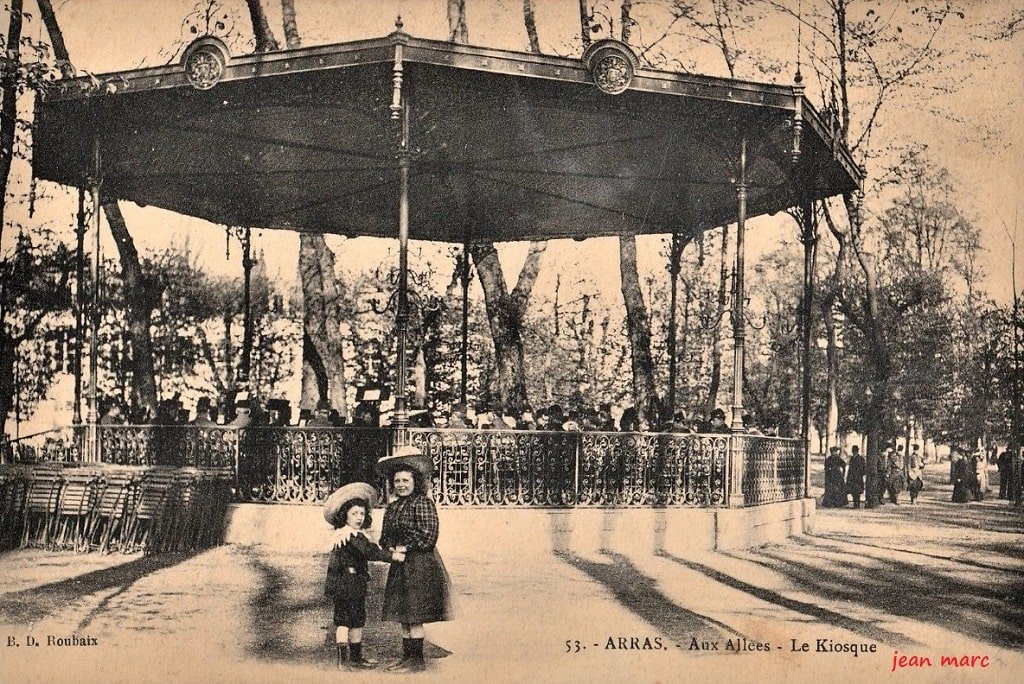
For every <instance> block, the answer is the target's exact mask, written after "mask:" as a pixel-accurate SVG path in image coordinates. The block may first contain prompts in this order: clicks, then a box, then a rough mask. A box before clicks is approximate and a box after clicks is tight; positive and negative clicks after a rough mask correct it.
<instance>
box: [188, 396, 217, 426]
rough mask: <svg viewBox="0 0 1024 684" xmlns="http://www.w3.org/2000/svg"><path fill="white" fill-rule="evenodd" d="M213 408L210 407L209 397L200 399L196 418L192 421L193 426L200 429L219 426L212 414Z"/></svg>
mask: <svg viewBox="0 0 1024 684" xmlns="http://www.w3.org/2000/svg"><path fill="white" fill-rule="evenodd" d="M212 409H213V407H212V406H210V398H209V397H199V401H197V402H196V417H195V419H194V420H193V421H192V424H193V425H197V426H199V427H211V426H213V425H216V424H217V421H216V420H214V419H213V417H212V415H211V412H212Z"/></svg>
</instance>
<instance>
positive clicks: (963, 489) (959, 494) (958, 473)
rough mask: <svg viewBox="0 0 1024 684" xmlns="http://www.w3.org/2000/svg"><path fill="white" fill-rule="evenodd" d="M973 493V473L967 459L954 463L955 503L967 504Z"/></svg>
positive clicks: (960, 459) (957, 460)
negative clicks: (971, 492)
mask: <svg viewBox="0 0 1024 684" xmlns="http://www.w3.org/2000/svg"><path fill="white" fill-rule="evenodd" d="M970 491H971V472H970V469H969V463H968V461H967V459H966V458H959V459H956V460H954V461H953V503H967V500H968V498H969V494H970Z"/></svg>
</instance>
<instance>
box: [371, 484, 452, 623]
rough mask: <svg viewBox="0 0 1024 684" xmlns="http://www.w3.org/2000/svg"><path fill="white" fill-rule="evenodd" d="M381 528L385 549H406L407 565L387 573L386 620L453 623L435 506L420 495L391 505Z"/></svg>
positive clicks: (392, 567)
mask: <svg viewBox="0 0 1024 684" xmlns="http://www.w3.org/2000/svg"><path fill="white" fill-rule="evenodd" d="M382 528H383V529H382V531H381V537H380V541H381V545H382V546H386V547H389V548H393V547H396V546H405V547H406V549H407V550H406V555H405V562H404V563H394V564H392V566H391V569H390V571H389V572H388V581H387V585H386V586H385V588H384V611H383V619H385V620H390V621H393V622H401V623H404V624H423V623H427V622H441V621H444V620H450V619H451V596H450V588H449V587H450V582H449V579H448V572H447V571H446V570H445V568H444V563H443V562H442V561H441V556H440V554H438V552H437V549H436V548H435V544H437V537H438V532H439V526H438V519H437V509H436V508H435V507H434V502H433V501H431V500H430V499H428V498H427V497H425V496H423V495H421V494H411V495H409V496H406V497H400V498H398V499H396V500H395V501H392V502H391V503H390V504H388V508H387V511H386V512H385V513H384V523H383V526H382Z"/></svg>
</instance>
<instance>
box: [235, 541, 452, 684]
mask: <svg viewBox="0 0 1024 684" xmlns="http://www.w3.org/2000/svg"><path fill="white" fill-rule="evenodd" d="M240 552H241V555H242V556H243V557H244V558H245V559H246V560H247V561H248V563H249V565H250V567H251V568H252V569H253V570H254V571H255V572H256V574H257V575H258V577H259V584H258V585H257V591H256V593H255V594H254V596H253V598H252V599H251V600H250V602H249V609H250V611H251V625H252V629H251V632H250V633H251V634H252V635H253V639H252V642H251V643H250V645H249V647H248V650H249V651H250V652H251V654H252V655H254V656H255V657H257V658H262V659H264V660H272V661H286V662H295V663H303V664H310V663H313V664H317V665H319V666H321V667H328V666H333V665H334V658H335V654H334V624H333V622H332V620H331V608H330V605H329V601H328V599H327V598H325V597H324V596H323V581H324V572H325V569H326V565H325V559H326V554H319V555H312V556H310V557H309V559H308V561H307V560H306V559H303V562H302V563H300V564H299V565H298V566H295V567H292V566H289V567H288V568H287V569H285V568H283V567H281V566H280V565H275V564H273V563H272V562H271V560H270V559H268V558H267V557H266V556H264V555H262V554H261V553H260V552H259V550H257V549H256V548H254V547H244V548H241V549H240ZM386 574H387V567H386V566H383V565H377V564H373V563H371V564H370V591H369V595H368V596H367V601H366V617H367V620H366V627H365V629H364V630H363V644H364V652H365V654H366V655H367V656H368V657H371V658H375V659H379V660H381V661H382V663H385V664H386V662H387V661H389V660H398V658H399V657H400V656H401V649H402V633H401V629H400V626H399V625H398V624H397V623H394V622H383V621H381V619H380V615H381V608H382V603H383V594H384V580H385V577H386ZM429 629H430V628H429V627H428V628H427V630H428V632H429ZM424 655H426V656H427V657H428V658H443V657H445V656H447V655H450V651H447V650H446V649H443V648H441V647H440V646H437V645H436V644H432V643H431V642H430V641H429V640H428V641H426V642H424Z"/></svg>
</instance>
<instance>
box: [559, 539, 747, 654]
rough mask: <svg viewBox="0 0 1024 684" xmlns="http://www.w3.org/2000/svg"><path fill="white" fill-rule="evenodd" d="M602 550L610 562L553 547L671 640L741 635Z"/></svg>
mask: <svg viewBox="0 0 1024 684" xmlns="http://www.w3.org/2000/svg"><path fill="white" fill-rule="evenodd" d="M602 553H603V554H604V555H605V556H607V557H608V559H609V560H610V561H611V563H597V562H594V561H591V560H587V559H585V558H580V557H579V556H577V555H575V554H573V553H571V552H569V551H556V552H555V556H556V557H558V558H559V559H560V560H562V561H563V562H565V563H567V564H568V565H570V566H572V567H574V568H576V569H577V570H579V571H581V572H583V573H585V574H586V575H588V576H589V577H590V578H592V579H593V580H595V581H597V582H600V583H601V584H602V585H604V586H605V587H607V588H608V590H609V591H611V593H612V594H613V595H614V596H615V599H616V600H617V601H618V602H619V603H620V604H622V605H623V606H624V607H626V608H627V609H629V610H630V611H632V612H633V613H634V614H636V615H637V616H638V617H640V618H642V619H643V620H645V621H646V622H647V623H649V624H650V625H651V626H652V627H654V628H656V629H658V630H659V631H661V632H662V633H663V634H665V635H666V636H667V637H668V638H669V640H670V641H671V642H672V643H675V644H683V642H689V641H690V640H691V639H692V638H697V639H698V640H701V641H705V640H707V641H721V640H722V639H728V638H734V637H742V636H744V635H743V634H740V633H739V632H737V631H736V630H734V629H732V628H731V627H729V626H728V625H726V624H724V623H721V622H719V621H717V620H715V619H713V618H710V617H707V616H705V615H701V614H699V613H695V612H693V611H691V610H687V609H685V608H681V607H680V606H678V605H676V604H675V603H674V602H673V601H672V600H671V599H669V598H668V597H666V596H665V595H664V594H663V593H662V592H661V591H660V590H659V589H658V583H657V582H656V581H655V580H654V579H653V578H651V577H649V576H647V575H645V574H643V573H642V572H640V570H639V569H638V568H637V567H636V566H635V565H634V564H633V563H632V562H631V561H630V560H629V559H628V558H627V557H626V556H623V555H620V554H617V553H612V552H610V551H604V552H602Z"/></svg>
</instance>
